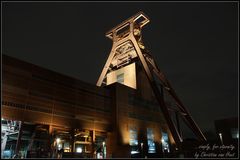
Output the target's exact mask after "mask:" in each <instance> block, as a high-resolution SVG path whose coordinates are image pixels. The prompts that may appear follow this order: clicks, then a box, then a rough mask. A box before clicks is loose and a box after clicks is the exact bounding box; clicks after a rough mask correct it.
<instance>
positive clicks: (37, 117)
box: [2, 12, 206, 158]
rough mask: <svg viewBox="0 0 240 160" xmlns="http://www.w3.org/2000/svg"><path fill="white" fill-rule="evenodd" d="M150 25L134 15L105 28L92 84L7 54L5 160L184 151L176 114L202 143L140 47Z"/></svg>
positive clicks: (150, 56) (173, 95)
mask: <svg viewBox="0 0 240 160" xmlns="http://www.w3.org/2000/svg"><path fill="white" fill-rule="evenodd" d="M149 22H150V20H149V18H148V17H147V16H146V15H145V14H144V13H143V12H139V13H137V14H136V15H134V16H132V17H130V18H129V19H127V20H125V21H123V22H122V23H120V24H119V25H117V26H116V27H114V28H112V29H111V30H110V31H108V32H107V33H106V37H108V38H109V39H111V40H112V42H113V45H112V49H111V52H110V54H109V57H108V59H107V61H106V63H105V65H104V67H103V70H102V72H101V74H100V76H99V79H98V81H97V83H96V86H95V85H92V84H88V83H85V82H82V81H79V80H77V79H73V78H70V77H67V76H64V75H61V74H59V73H56V72H53V71H49V70H47V69H44V68H41V67H38V66H36V65H33V64H29V63H26V62H23V61H20V60H17V59H15V58H11V57H8V56H5V55H4V56H3V61H2V62H3V74H2V76H3V85H2V93H3V97H2V98H3V99H2V127H3V128H4V129H3V132H2V153H3V154H2V157H3V158H4V157H12V156H13V155H14V156H16V157H58V158H60V157H72V158H74V157H89V158H111V157H126V158H129V157H165V156H169V153H170V152H172V153H171V155H173V152H177V151H178V150H180V149H181V148H182V147H181V146H182V142H183V136H182V133H181V130H180V123H179V118H178V117H181V118H182V119H183V122H184V123H186V124H187V126H188V127H189V128H190V129H191V130H192V131H193V132H194V134H195V135H196V137H197V138H198V140H200V141H206V138H205V137H204V135H203V134H202V132H201V130H200V129H199V127H198V126H197V124H196V123H195V122H194V120H193V119H192V117H191V115H190V113H189V112H188V110H187V109H186V107H185V106H184V105H183V103H182V102H181V100H180V99H179V97H178V96H177V94H176V93H175V91H174V89H173V87H172V86H171V85H170V82H169V81H168V80H167V78H166V76H165V75H164V73H163V72H162V71H161V70H160V69H159V68H158V66H157V63H156V62H155V60H154V58H153V56H152V55H151V53H150V52H149V50H148V49H146V47H145V46H144V44H143V41H142V34H141V30H142V28H143V27H144V26H145V25H146V24H148V23H149ZM172 113H173V114H174V117H175V121H174V119H173V118H172ZM175 123H176V124H175Z"/></svg>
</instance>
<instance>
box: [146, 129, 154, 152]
mask: <svg viewBox="0 0 240 160" xmlns="http://www.w3.org/2000/svg"><path fill="white" fill-rule="evenodd" d="M147 140H148V153H156V147H155V142H154V134H153V130H152V129H151V128H147Z"/></svg>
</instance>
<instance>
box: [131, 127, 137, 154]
mask: <svg viewBox="0 0 240 160" xmlns="http://www.w3.org/2000/svg"><path fill="white" fill-rule="evenodd" d="M129 133H130V136H129V145H130V146H131V154H136V153H139V151H138V137H137V129H136V128H135V127H132V128H130V130H129Z"/></svg>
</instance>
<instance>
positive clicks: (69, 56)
mask: <svg viewBox="0 0 240 160" xmlns="http://www.w3.org/2000/svg"><path fill="white" fill-rule="evenodd" d="M2 9H3V10H2V18H3V19H2V22H3V24H2V33H3V34H2V35H3V36H2V40H3V43H2V45H3V49H2V50H3V54H6V55H9V56H12V57H16V58H18V59H21V60H24V61H27V62H30V63H33V64H36V65H39V66H42V67H45V68H48V69H51V70H53V71H57V72H59V73H63V74H65V75H69V76H72V77H75V78H78V79H80V80H83V81H86V82H89V83H92V84H95V83H96V81H97V79H98V76H99V75H100V73H101V71H102V68H103V66H104V64H105V61H106V59H107V57H108V54H109V52H110V49H111V46H112V43H111V41H110V40H109V39H107V38H106V37H105V32H106V31H108V30H109V29H111V28H112V27H114V26H115V25H117V24H119V23H120V22H122V21H123V20H125V19H127V18H129V17H130V16H132V15H134V14H135V13H137V12H139V11H143V12H144V13H146V14H147V15H148V16H149V17H150V19H151V22H150V23H149V24H148V25H147V26H146V27H145V28H144V30H143V40H144V42H145V44H146V45H147V47H148V48H149V50H150V51H151V53H152V55H153V56H154V57H155V58H156V61H157V63H158V66H159V67H160V69H161V70H162V71H163V72H164V73H165V74H166V75H167V77H168V79H169V80H170V82H171V83H172V86H173V87H174V88H175V90H176V92H177V94H178V95H179V97H180V98H181V99H182V100H183V102H184V103H185V105H186V106H187V107H188V109H189V111H190V113H192V116H193V118H194V120H195V121H196V122H197V123H198V124H199V126H200V128H202V129H203V130H208V129H211V130H214V122H213V121H214V120H216V119H220V118H226V117H232V116H238V98H237V97H238V17H237V13H238V3H237V2H229V3H226V2H225V3H224V2H214V3H213V2H211V3H210V2H208V3H207V2H204V3H203V2H202V3H200V2H171V3H170V2H168V3H167V2H151V3H146V2H131V3H130V2H128V3H126V2H122V3H118V2H108V3H107V2H92V3H89V2H88V3H87V2H85V3H83V2H72V3H70V2H55V3H53V2H48V3H46V2H40V3H37V2H35V3H33V2H11V3H10V2H4V3H2Z"/></svg>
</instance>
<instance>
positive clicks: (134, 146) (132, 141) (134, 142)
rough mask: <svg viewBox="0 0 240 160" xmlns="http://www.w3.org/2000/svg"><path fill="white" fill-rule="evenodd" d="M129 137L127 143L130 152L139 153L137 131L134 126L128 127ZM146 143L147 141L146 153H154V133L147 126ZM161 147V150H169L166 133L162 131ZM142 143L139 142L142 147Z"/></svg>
mask: <svg viewBox="0 0 240 160" xmlns="http://www.w3.org/2000/svg"><path fill="white" fill-rule="evenodd" d="M129 134H130V136H129V137H130V138H129V145H130V146H131V154H136V153H140V150H139V148H138V132H137V129H136V128H135V127H132V128H130V130H129ZM147 143H148V153H156V144H155V142H154V133H153V129H151V128H147ZM161 144H162V149H163V152H169V151H170V150H169V142H168V134H167V133H165V132H162V139H161ZM142 146H143V143H141V148H140V149H142Z"/></svg>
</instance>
